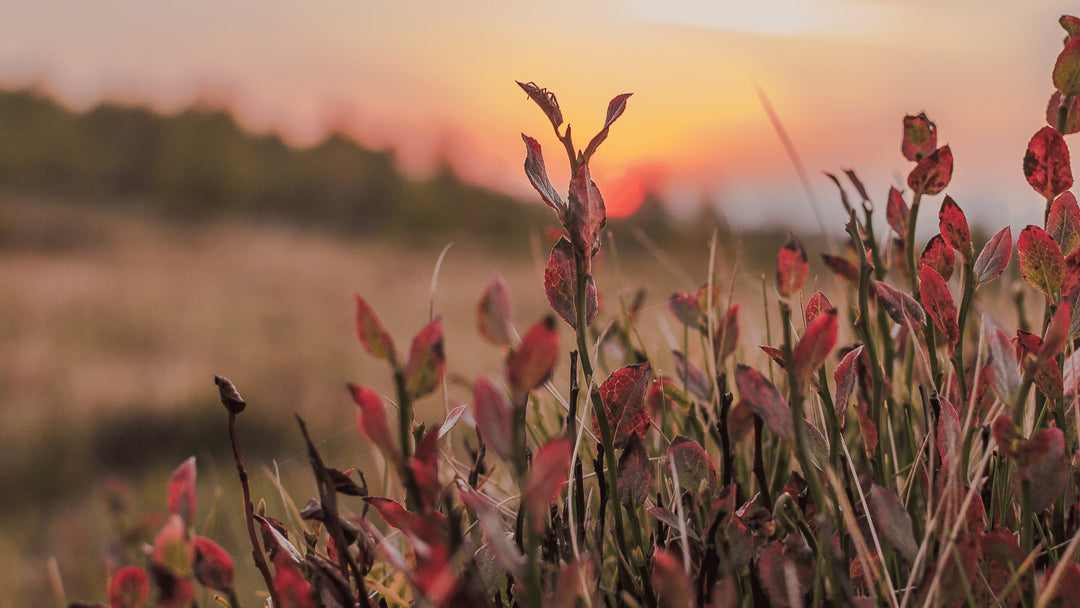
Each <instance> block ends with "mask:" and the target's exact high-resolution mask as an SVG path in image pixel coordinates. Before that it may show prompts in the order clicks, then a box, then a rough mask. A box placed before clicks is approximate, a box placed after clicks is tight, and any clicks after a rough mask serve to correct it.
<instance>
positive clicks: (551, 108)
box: [515, 81, 563, 127]
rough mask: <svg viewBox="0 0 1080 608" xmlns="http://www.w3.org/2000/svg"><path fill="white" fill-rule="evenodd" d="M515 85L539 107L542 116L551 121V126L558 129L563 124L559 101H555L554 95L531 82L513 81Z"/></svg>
mask: <svg viewBox="0 0 1080 608" xmlns="http://www.w3.org/2000/svg"><path fill="white" fill-rule="evenodd" d="M515 82H517V85H518V86H519V87H521V89H522V90H523V91H525V94H526V95H528V96H529V99H531V100H533V103H535V104H536V105H538V106H540V109H541V110H543V112H544V114H545V115H546V116H547V117H548V120H550V121H551V124H552V126H554V127H558V126H559V125H561V124H562V122H563V116H562V110H561V109H559V100H558V99H555V94H554V93H552V92H551V91H548V90H547V89H544V88H541V87H539V86H537V85H536V83H533V82H521V81H515Z"/></svg>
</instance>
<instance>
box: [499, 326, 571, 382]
mask: <svg viewBox="0 0 1080 608" xmlns="http://www.w3.org/2000/svg"><path fill="white" fill-rule="evenodd" d="M558 359H559V332H558V331H556V330H555V318H554V317H552V316H550V315H548V316H545V317H544V318H543V319H541V320H540V321H539V322H537V323H536V324H535V325H533V326H532V327H531V328H530V329H529V331H527V332H526V333H525V336H524V337H522V338H521V344H519V345H518V347H517V349H516V350H513V351H511V352H510V357H509V358H507V360H506V375H507V380H509V382H510V386H511V388H513V393H514V395H515V400H517V399H519V398H521V397H522V396H523V395H525V394H526V393H528V392H529V391H531V390H534V389H536V388H537V387H539V386H540V385H541V384H543V383H544V382H545V381H547V379H548V378H550V377H551V370H552V369H554V367H555V362H556V361H557V360H558Z"/></svg>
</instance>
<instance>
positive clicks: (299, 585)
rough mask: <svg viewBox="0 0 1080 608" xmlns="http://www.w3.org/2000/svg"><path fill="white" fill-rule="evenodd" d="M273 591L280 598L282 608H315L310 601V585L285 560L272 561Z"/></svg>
mask: <svg viewBox="0 0 1080 608" xmlns="http://www.w3.org/2000/svg"><path fill="white" fill-rule="evenodd" d="M274 591H276V592H277V595H278V597H279V598H281V605H282V608H315V602H314V601H312V599H311V585H309V584H308V582H307V581H306V580H305V579H304V575H303V574H301V573H300V570H299V569H297V567H296V566H295V565H293V563H292V562H290V561H289V560H287V559H278V560H275V561H274ZM275 608H276V607H275Z"/></svg>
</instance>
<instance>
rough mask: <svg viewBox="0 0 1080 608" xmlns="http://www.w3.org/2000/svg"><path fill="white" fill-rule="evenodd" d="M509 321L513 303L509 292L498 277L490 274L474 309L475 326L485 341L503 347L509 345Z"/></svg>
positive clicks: (511, 316)
mask: <svg viewBox="0 0 1080 608" xmlns="http://www.w3.org/2000/svg"><path fill="white" fill-rule="evenodd" d="M511 319H513V303H512V302H511V300H510V291H509V290H508V289H507V288H506V283H503V280H502V279H501V278H500V277H499V275H497V274H495V273H491V278H490V279H488V284H487V287H485V288H484V293H483V294H482V295H481V296H480V303H479V304H478V305H477V307H476V326H477V328H479V330H480V335H481V336H483V338H484V339H485V340H487V341H488V342H491V343H492V344H495V345H498V346H503V345H508V344H510V323H511Z"/></svg>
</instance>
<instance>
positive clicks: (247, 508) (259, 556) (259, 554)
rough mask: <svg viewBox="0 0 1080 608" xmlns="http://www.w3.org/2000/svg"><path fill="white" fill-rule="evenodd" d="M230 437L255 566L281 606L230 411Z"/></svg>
mask: <svg viewBox="0 0 1080 608" xmlns="http://www.w3.org/2000/svg"><path fill="white" fill-rule="evenodd" d="M229 439H230V440H231V441H232V449H233V459H234V460H235V461H236V472H237V473H238V474H239V475H240V487H241V489H243V491H244V521H245V522H246V523H247V531H248V538H249V539H250V540H251V557H252V559H254V560H255V567H256V568H258V569H259V574H261V575H262V577H263V581H264V582H265V583H266V590H267V591H268V592H269V593H270V600H271V601H272V602H273V604H274V605H275V606H281V600H280V598H278V594H277V590H276V589H274V577H273V576H271V575H270V567H269V566H268V565H267V564H266V555H265V554H264V553H263V550H262V547H261V546H260V545H259V537H258V535H257V534H256V533H255V507H254V506H252V504H251V488H250V487H249V486H248V474H247V470H246V469H245V468H244V457H243V456H242V455H241V454H240V440H239V439H238V438H237V436H236V414H234V413H232V412H231V411H230V412H229Z"/></svg>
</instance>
